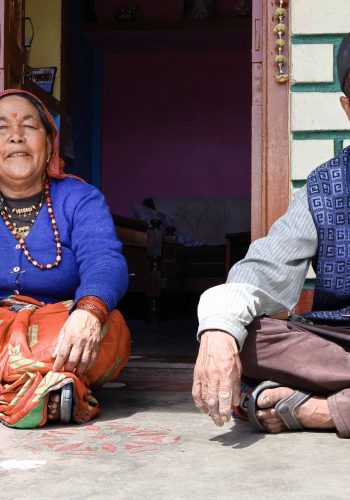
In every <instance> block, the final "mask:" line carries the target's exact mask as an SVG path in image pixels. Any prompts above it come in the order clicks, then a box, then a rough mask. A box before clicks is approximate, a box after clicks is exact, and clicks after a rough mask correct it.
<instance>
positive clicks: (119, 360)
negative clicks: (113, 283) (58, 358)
mask: <svg viewBox="0 0 350 500" xmlns="http://www.w3.org/2000/svg"><path fill="white" fill-rule="evenodd" d="M72 305H73V301H71V300H68V301H65V302H57V303H55V304H43V303H42V302H38V301H37V300H34V299H32V298H30V297H24V296H12V297H9V298H8V299H4V300H1V301H0V422H2V423H3V424H5V425H8V426H10V427H18V428H33V427H40V426H43V425H45V423H46V421H47V404H48V397H49V396H48V395H49V393H50V391H54V390H58V389H60V388H62V387H63V386H64V385H65V384H67V383H70V382H73V384H74V407H73V419H74V421H76V422H78V423H83V422H87V421H88V420H90V419H91V418H93V417H95V416H96V415H97V414H98V413H99V404H98V402H97V400H96V399H95V398H94V396H93V395H92V392H91V389H90V387H94V386H99V385H102V384H105V383H106V382H108V381H111V380H113V379H115V378H116V377H117V376H118V375H119V373H120V371H121V369H122V368H123V366H124V365H125V364H126V362H127V360H128V358H129V355H130V333H129V330H128V327H127V326H126V324H125V321H124V318H123V316H122V315H121V314H120V312H119V311H117V310H114V311H112V312H111V314H110V316H109V319H108V321H107V323H106V324H105V326H104V327H103V329H102V332H101V337H102V340H101V349H100V353H99V356H98V358H97V361H96V363H95V364H94V366H93V367H92V368H91V369H90V370H89V371H88V372H87V375H86V376H83V377H78V376H77V375H75V373H72V372H65V371H61V372H53V371H52V367H53V363H54V359H53V358H52V357H51V354H52V352H53V349H54V347H55V344H56V341H57V338H58V334H59V331H60V329H61V327H62V326H63V324H64V322H65V321H66V319H67V318H68V315H69V310H70V309H71V307H72Z"/></svg>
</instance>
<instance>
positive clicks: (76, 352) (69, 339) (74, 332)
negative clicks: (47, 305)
mask: <svg viewBox="0 0 350 500" xmlns="http://www.w3.org/2000/svg"><path fill="white" fill-rule="evenodd" d="M100 333H101V323H100V321H99V320H98V319H97V318H96V317H95V316H94V315H93V314H91V313H90V312H88V311H84V310H82V309H77V310H76V311H73V312H72V314H71V315H70V316H69V318H68V319H67V321H66V322H65V324H64V325H63V327H62V328H61V331H60V333H59V335H58V339H57V343H56V346H55V349H54V351H53V353H52V357H53V358H55V362H54V365H53V370H54V371H56V372H58V371H60V370H62V369H63V368H64V370H65V371H67V372H73V371H74V369H75V373H76V374H77V375H84V374H85V373H86V372H87V371H88V370H89V369H90V368H91V367H92V366H93V364H94V363H95V362H96V360H97V356H98V353H99V350H100V341H101V335H100Z"/></svg>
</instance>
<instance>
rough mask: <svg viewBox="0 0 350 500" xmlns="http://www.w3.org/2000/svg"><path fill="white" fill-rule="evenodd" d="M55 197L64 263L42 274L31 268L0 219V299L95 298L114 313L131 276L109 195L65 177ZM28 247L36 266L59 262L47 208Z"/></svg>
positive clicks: (56, 186) (53, 192)
mask: <svg viewBox="0 0 350 500" xmlns="http://www.w3.org/2000/svg"><path fill="white" fill-rule="evenodd" d="M51 198H52V208H53V211H54V214H55V217H56V222H57V226H58V231H59V235H60V239H61V244H62V261H61V263H60V265H59V266H58V267H56V268H54V269H50V270H45V271H41V270H40V269H39V268H37V267H34V266H33V265H32V264H30V263H29V261H28V260H27V258H26V256H25V255H24V254H23V251H22V250H21V249H20V247H19V245H18V243H17V241H16V239H15V238H14V236H13V235H12V234H11V233H10V231H9V230H8V228H7V227H6V226H5V223H4V221H3V220H2V218H1V217H0V298H4V297H8V296H9V295H16V294H21V295H28V296H30V297H33V298H34V299H37V300H40V301H43V302H45V303H50V302H57V301H60V300H66V299H74V301H75V302H76V301H77V300H78V299H79V298H80V297H83V296H85V295H95V296H97V297H99V298H101V299H102V300H103V301H104V302H105V303H106V304H107V306H108V308H109V310H111V309H113V308H114V307H115V306H116V304H117V302H118V301H119V299H120V298H121V297H122V296H123V295H124V293H125V292H126V289H127V285H128V272H127V265H126V262H125V259H124V257H123V255H122V254H121V250H122V245H121V243H120V241H119V240H118V238H117V236H116V232H115V228H114V224H113V220H112V217H111V215H110V212H109V210H108V207H107V204H106V201H105V198H104V196H103V195H102V193H101V192H100V191H99V190H98V189H96V188H95V187H93V186H91V185H90V184H86V183H84V182H80V181H77V180H75V179H71V178H66V179H63V180H57V179H54V180H52V183H51ZM26 244H27V246H28V250H29V251H30V254H31V255H32V257H33V259H34V260H36V261H37V262H39V263H42V264H49V263H53V262H54V260H55V256H56V244H55V241H54V234H53V230H52V226H51V222H50V219H49V216H48V212H47V207H46V204H44V205H43V207H42V209H41V211H40V212H39V215H38V216H37V218H36V220H35V222H34V224H33V226H32V228H31V230H30V232H29V234H28V236H27V237H26Z"/></svg>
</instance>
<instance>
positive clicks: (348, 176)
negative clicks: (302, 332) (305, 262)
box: [303, 147, 350, 322]
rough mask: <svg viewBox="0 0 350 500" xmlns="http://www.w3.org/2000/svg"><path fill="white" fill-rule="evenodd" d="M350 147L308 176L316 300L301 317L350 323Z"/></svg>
mask: <svg viewBox="0 0 350 500" xmlns="http://www.w3.org/2000/svg"><path fill="white" fill-rule="evenodd" d="M349 169H350V147H348V148H346V149H344V151H342V152H341V153H340V154H339V155H337V156H336V157H335V158H333V159H332V160H330V161H328V162H326V163H324V164H323V165H321V166H320V167H318V168H316V169H315V170H313V172H311V174H310V175H309V176H308V178H307V192H308V201H309V207H310V211H311V214H312V217H313V219H314V222H315V226H316V229H317V234H318V250H317V254H316V257H315V259H314V262H313V267H314V269H315V272H316V286H315V297H314V303H313V307H312V309H313V310H312V311H311V312H310V313H307V314H304V315H303V316H304V317H305V318H307V319H311V320H319V321H325V322H329V321H330V322H332V321H341V322H344V321H350V171H349Z"/></svg>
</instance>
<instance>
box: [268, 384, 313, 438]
mask: <svg viewBox="0 0 350 500" xmlns="http://www.w3.org/2000/svg"><path fill="white" fill-rule="evenodd" d="M310 398H311V394H310V393H307V392H303V391H294V392H293V394H291V395H290V396H287V397H286V398H283V399H281V400H280V401H279V402H278V403H277V404H276V406H275V410H276V413H277V415H278V416H279V418H280V419H281V420H282V422H283V423H284V425H285V426H286V427H287V429H289V430H291V431H293V430H300V429H304V426H303V425H302V424H301V422H300V420H299V418H298V416H297V415H296V410H297V408H298V407H299V406H301V405H302V404H303V403H304V402H305V401H307V400H308V399H310Z"/></svg>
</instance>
